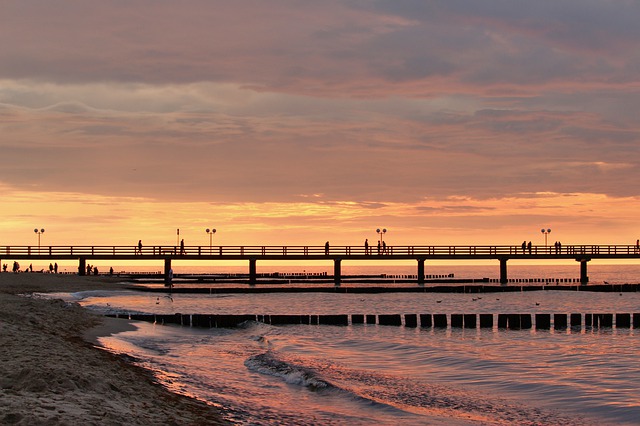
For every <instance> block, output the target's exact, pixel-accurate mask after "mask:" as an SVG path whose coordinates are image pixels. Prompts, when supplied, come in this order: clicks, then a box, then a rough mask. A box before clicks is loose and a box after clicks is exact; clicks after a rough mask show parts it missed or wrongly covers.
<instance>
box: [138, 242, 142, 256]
mask: <svg viewBox="0 0 640 426" xmlns="http://www.w3.org/2000/svg"><path fill="white" fill-rule="evenodd" d="M138 254H142V240H138Z"/></svg>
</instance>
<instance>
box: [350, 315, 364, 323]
mask: <svg viewBox="0 0 640 426" xmlns="http://www.w3.org/2000/svg"><path fill="white" fill-rule="evenodd" d="M351 324H364V315H362V314H351Z"/></svg>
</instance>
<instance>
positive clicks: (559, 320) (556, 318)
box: [553, 314, 567, 330]
mask: <svg viewBox="0 0 640 426" xmlns="http://www.w3.org/2000/svg"><path fill="white" fill-rule="evenodd" d="M553 328H554V330H566V328H567V314H553Z"/></svg>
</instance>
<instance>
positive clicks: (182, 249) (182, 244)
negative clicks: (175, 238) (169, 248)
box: [180, 239, 186, 254]
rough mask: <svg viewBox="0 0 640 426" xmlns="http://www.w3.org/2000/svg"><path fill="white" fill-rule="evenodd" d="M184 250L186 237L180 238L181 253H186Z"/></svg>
mask: <svg viewBox="0 0 640 426" xmlns="http://www.w3.org/2000/svg"><path fill="white" fill-rule="evenodd" d="M185 253H186V252H185V251H184V239H182V240H180V254H185Z"/></svg>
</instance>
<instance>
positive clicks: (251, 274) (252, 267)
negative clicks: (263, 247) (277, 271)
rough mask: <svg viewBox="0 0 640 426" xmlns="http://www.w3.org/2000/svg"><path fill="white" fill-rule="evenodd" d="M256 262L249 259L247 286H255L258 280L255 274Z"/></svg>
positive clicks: (253, 259)
mask: <svg viewBox="0 0 640 426" xmlns="http://www.w3.org/2000/svg"><path fill="white" fill-rule="evenodd" d="M256 262H257V260H256V259H255V258H252V259H249V284H252V285H253V284H255V283H256V281H257V280H258V274H257V272H256Z"/></svg>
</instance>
